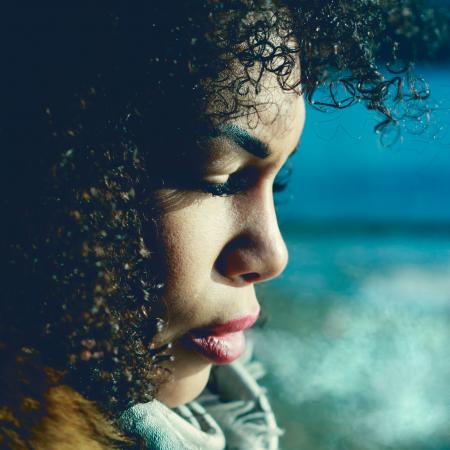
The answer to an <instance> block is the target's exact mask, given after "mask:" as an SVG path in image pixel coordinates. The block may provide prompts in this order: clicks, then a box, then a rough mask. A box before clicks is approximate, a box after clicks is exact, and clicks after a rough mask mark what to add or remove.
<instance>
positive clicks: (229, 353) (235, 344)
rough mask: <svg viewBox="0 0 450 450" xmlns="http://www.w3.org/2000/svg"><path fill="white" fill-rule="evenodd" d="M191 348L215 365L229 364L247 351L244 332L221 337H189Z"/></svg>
mask: <svg viewBox="0 0 450 450" xmlns="http://www.w3.org/2000/svg"><path fill="white" fill-rule="evenodd" d="M187 338H188V341H189V344H190V347H192V348H193V349H194V350H196V351H198V352H199V353H200V354H202V355H203V356H205V357H206V358H208V359H209V360H210V361H212V362H213V363H215V364H228V363H231V362H233V361H235V360H236V359H238V358H239V357H240V356H241V355H242V354H243V353H244V350H245V336H244V332H243V331H236V332H234V333H228V334H224V335H221V336H201V337H198V336H195V335H193V334H191V335H188V336H187Z"/></svg>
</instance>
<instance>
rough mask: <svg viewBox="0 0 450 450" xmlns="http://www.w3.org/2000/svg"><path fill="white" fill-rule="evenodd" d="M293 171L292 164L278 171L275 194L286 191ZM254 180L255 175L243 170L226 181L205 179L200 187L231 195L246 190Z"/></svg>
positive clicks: (210, 192)
mask: <svg viewBox="0 0 450 450" xmlns="http://www.w3.org/2000/svg"><path fill="white" fill-rule="evenodd" d="M291 173H292V165H291V164H290V163H288V164H286V166H285V167H283V169H282V170H280V172H279V173H278V175H277V176H276V178H275V181H274V183H273V186H272V191H273V193H274V194H278V193H280V192H282V191H284V190H285V189H286V187H287V185H288V181H289V180H288V179H289V177H290V176H291ZM253 181H254V176H253V177H252V176H251V174H248V173H244V172H243V171H240V172H235V173H233V174H231V175H230V176H229V178H228V180H227V181H226V182H225V183H208V182H206V181H203V182H201V183H200V185H199V188H200V190H201V191H202V192H205V193H207V194H211V195H213V196H215V197H229V196H231V195H236V194H240V193H242V192H244V191H245V190H246V189H247V188H248V187H249V186H251V184H252V183H253Z"/></svg>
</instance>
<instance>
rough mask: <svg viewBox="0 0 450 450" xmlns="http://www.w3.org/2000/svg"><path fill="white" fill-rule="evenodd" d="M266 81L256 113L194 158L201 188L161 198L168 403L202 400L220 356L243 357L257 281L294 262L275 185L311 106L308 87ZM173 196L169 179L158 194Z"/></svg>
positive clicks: (218, 134) (227, 128)
mask: <svg viewBox="0 0 450 450" xmlns="http://www.w3.org/2000/svg"><path fill="white" fill-rule="evenodd" d="M266 83H267V84H266V87H267V89H266V90H264V91H263V92H264V93H263V94H261V95H260V96H259V97H258V98H257V100H258V101H259V102H261V104H264V105H265V107H264V108H262V110H261V111H260V112H259V113H258V118H257V121H256V122H255V121H254V119H255V117H251V116H246V117H241V118H239V119H235V120H230V121H228V122H227V123H225V124H221V125H219V126H218V127H217V130H216V131H214V133H213V135H212V136H211V137H210V138H209V139H207V140H206V143H205V144H204V150H205V151H204V155H203V156H202V157H201V158H199V161H198V163H196V164H198V165H199V166H200V167H198V168H197V169H198V170H195V173H199V176H198V180H197V183H198V184H197V186H193V187H192V188H190V189H185V190H181V191H180V192H179V193H178V194H177V195H179V196H180V197H182V200H181V201H180V206H178V207H167V208H164V202H162V205H163V206H162V208H161V217H160V239H161V245H162V249H163V253H164V254H165V258H166V260H167V262H166V264H167V267H168V269H167V278H166V282H165V294H164V295H163V298H162V301H163V303H164V305H165V308H166V310H167V327H166V328H165V330H164V331H163V332H162V333H161V334H160V335H158V336H157V339H156V341H157V342H158V344H161V345H162V344H165V343H168V342H172V343H173V348H172V353H173V355H174V357H175V360H174V361H173V362H171V363H170V366H168V367H170V370H171V372H172V377H171V379H170V380H169V381H167V382H166V383H164V384H163V385H162V386H160V388H159V394H158V398H159V399H160V400H161V401H162V402H164V403H166V404H167V405H169V406H176V405H178V404H182V403H185V402H187V401H190V400H192V399H193V398H195V397H196V396H197V395H198V394H199V393H200V392H201V390H202V389H203V388H204V386H205V384H206V382H207V380H208V376H209V372H210V369H211V367H212V365H213V364H225V363H230V362H232V361H234V360H235V359H237V358H239V356H241V354H242V353H243V351H244V349H245V337H244V330H245V329H247V328H249V327H250V326H252V325H253V323H254V322H255V321H256V319H257V317H258V314H259V311H260V307H259V304H258V300H257V298H256V295H255V284H256V283H260V282H263V281H266V280H269V279H271V278H273V277H276V276H278V275H279V274H280V273H281V272H282V271H283V269H284V268H285V266H286V264H287V260H288V252H287V249H286V245H285V243H284V241H283V237H282V236H281V234H280V230H279V228H278V223H277V218H276V214H275V209H274V199H273V183H274V180H275V178H276V176H277V174H278V173H279V171H280V169H281V168H282V166H283V165H284V164H285V163H286V161H287V159H288V158H289V156H290V155H291V154H292V152H293V151H294V150H295V149H296V147H297V145H298V143H299V139H300V135H301V132H302V129H303V124H304V118H305V111H304V103H303V98H302V96H301V95H299V94H298V93H296V92H285V91H283V90H282V89H281V88H280V87H279V86H278V85H276V83H273V85H272V84H270V80H268V81H266ZM267 105H270V106H269V107H267ZM252 123H253V124H252ZM254 123H256V125H254ZM170 194H171V192H170V187H168V188H167V189H165V190H162V191H161V192H160V195H161V196H162V197H164V195H170Z"/></svg>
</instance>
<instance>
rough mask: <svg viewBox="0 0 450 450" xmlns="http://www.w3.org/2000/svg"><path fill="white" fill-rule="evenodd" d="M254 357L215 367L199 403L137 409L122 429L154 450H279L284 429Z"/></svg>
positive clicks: (153, 404) (124, 418)
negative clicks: (262, 384) (278, 422)
mask: <svg viewBox="0 0 450 450" xmlns="http://www.w3.org/2000/svg"><path fill="white" fill-rule="evenodd" d="M250 355H251V351H249V352H248V353H247V354H246V355H244V357H242V358H240V360H239V361H236V362H234V363H233V364H230V365H227V366H218V367H215V368H214V369H213V371H212V374H211V377H210V381H209V383H208V387H207V388H206V389H205V390H204V391H203V393H202V394H201V396H200V397H199V398H197V399H196V400H195V401H192V402H190V403H188V404H186V405H183V406H179V407H177V408H174V409H169V408H167V407H166V406H165V405H163V404H162V403H160V402H158V401H156V400H154V401H152V402H149V403H142V404H138V405H135V406H133V407H132V408H130V409H128V410H126V411H125V412H124V413H123V414H122V416H121V418H120V425H121V427H122V428H123V430H124V432H125V433H127V434H130V435H137V436H139V437H141V439H142V440H143V441H144V442H145V444H146V448H147V449H148V450H225V449H226V450H278V436H279V435H280V434H281V431H280V429H279V428H278V427H277V424H276V421H275V417H274V414H273V411H272V408H271V406H270V404H269V401H268V398H267V396H266V394H265V392H264V390H263V389H262V388H261V387H260V386H259V385H258V383H257V381H256V380H257V379H258V378H260V377H261V376H262V375H263V374H264V371H263V369H262V366H261V365H260V364H259V363H258V362H256V361H251V356H250Z"/></svg>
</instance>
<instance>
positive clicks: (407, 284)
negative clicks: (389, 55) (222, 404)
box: [255, 63, 450, 450]
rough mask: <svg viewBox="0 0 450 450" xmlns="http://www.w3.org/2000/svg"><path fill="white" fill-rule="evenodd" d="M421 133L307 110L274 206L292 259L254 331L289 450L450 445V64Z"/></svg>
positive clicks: (434, 87)
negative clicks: (382, 133)
mask: <svg viewBox="0 0 450 450" xmlns="http://www.w3.org/2000/svg"><path fill="white" fill-rule="evenodd" d="M415 72H416V74H418V75H419V76H423V78H425V79H426V80H427V81H428V83H429V85H430V88H431V91H432V98H431V102H430V104H431V105H433V110H434V112H433V114H432V116H431V120H430V123H429V124H428V126H427V127H426V129H421V130H417V129H410V130H408V131H403V134H402V137H401V139H400V140H399V141H398V142H397V143H396V144H395V145H393V146H391V147H386V146H383V145H382V144H381V143H380V138H379V136H378V135H377V134H376V133H375V132H374V126H375V124H376V119H377V117H376V116H374V115H373V113H370V112H368V111H367V110H365V109H364V108H363V107H360V106H359V105H357V106H354V107H351V108H348V109H346V110H343V111H337V112H334V113H333V112H332V113H321V112H318V111H315V110H313V109H312V108H309V109H308V111H307V114H308V116H307V124H306V128H305V133H304V136H303V139H302V143H301V146H300V148H299V151H298V152H297V154H296V155H295V156H294V157H293V164H294V171H293V174H292V176H291V179H290V182H289V187H288V189H287V191H286V192H285V193H283V194H282V195H281V196H280V197H279V199H278V200H279V201H278V205H277V209H278V216H279V221H280V226H281V229H282V231H283V233H284V236H285V239H286V242H287V245H288V248H289V252H290V263H289V266H288V268H287V270H286V271H285V272H284V274H283V275H282V276H281V277H280V278H278V279H276V280H273V281H272V282H270V283H268V284H265V285H264V284H263V285H261V286H260V287H259V289H258V295H259V298H260V299H261V302H262V304H263V309H264V311H265V316H266V319H267V323H266V324H265V326H264V325H263V327H262V328H260V329H258V330H256V331H255V334H256V335H257V339H255V341H256V344H255V352H256V356H257V357H258V358H259V359H260V360H261V361H262V362H263V363H264V364H265V367H266V369H267V372H268V373H267V375H266V377H265V379H264V384H265V385H266V386H268V388H269V392H270V393H271V399H272V401H273V405H274V409H275V411H276V414H277V417H278V421H279V423H280V425H281V427H282V428H283V429H284V430H285V434H284V437H283V438H282V448H284V449H285V450H301V449H306V450H344V449H345V450H375V449H376V450H385V449H386V450H387V449H395V450H406V449H408V450H431V449H433V450H445V449H450V64H447V63H441V64H425V63H422V64H419V65H418V66H417V67H416V69H415Z"/></svg>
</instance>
